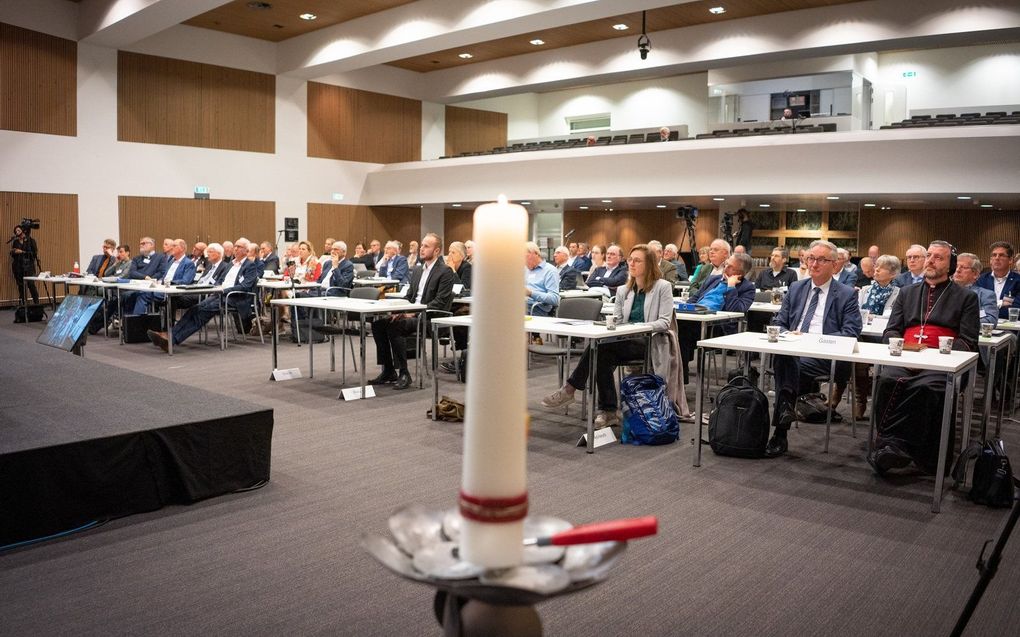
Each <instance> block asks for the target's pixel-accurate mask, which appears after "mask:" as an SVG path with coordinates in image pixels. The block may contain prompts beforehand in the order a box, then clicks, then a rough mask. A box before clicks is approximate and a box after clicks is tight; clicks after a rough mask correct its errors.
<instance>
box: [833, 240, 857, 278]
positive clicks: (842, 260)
mask: <svg viewBox="0 0 1020 637" xmlns="http://www.w3.org/2000/svg"><path fill="white" fill-rule="evenodd" d="M836 254H837V255H838V256H839V262H838V263H836V280H837V281H839V282H840V283H842V284H843V285H849V286H850V287H855V286H856V285H857V274H858V272H857V266H856V265H854V264H853V263H850V252H849V251H848V250H844V249H843V248H838V249H837V250H836Z"/></svg>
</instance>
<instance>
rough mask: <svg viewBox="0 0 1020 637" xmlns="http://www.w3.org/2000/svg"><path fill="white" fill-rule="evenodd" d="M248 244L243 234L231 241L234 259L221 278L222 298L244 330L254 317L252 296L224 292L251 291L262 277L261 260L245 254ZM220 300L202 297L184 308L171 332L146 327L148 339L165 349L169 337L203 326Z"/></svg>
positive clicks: (216, 310) (178, 340) (176, 338)
mask: <svg viewBox="0 0 1020 637" xmlns="http://www.w3.org/2000/svg"><path fill="white" fill-rule="evenodd" d="M248 245H249V242H248V240H247V239H244V238H240V239H238V240H237V241H235V242H234V261H233V262H232V263H231V264H230V268H229V269H228V270H227V274H226V276H225V277H224V279H223V285H225V286H226V287H225V288H224V289H223V292H222V299H226V303H228V304H229V305H230V307H232V308H234V309H235V310H236V311H237V316H238V318H239V319H240V321H241V328H242V330H243V331H245V332H248V331H249V330H251V321H252V317H253V312H252V308H251V298H250V297H249V296H248V295H247V294H244V295H241V294H238V295H236V296H234V297H231V298H229V299H228V298H227V295H228V294H229V293H231V292H248V293H251V292H254V291H255V286H256V285H257V284H258V281H259V278H261V277H262V261H259V260H258V259H255V260H252V259H249V258H248ZM220 303H221V297H220V296H209V297H207V298H206V299H205V300H204V301H202V302H201V303H199V304H198V305H196V306H194V307H192V308H191V309H189V310H188V311H187V312H185V313H184V316H182V317H181V320H179V321H177V324H176V325H174V328H173V331H172V332H171V333H170V334H167V333H166V332H155V331H152V330H149V333H148V334H149V340H151V341H152V343H153V344H154V345H156V346H158V347H159V348H160V349H162V350H163V351H166V350H167V341H168V339H169V338H173V339H174V345H178V344H180V343H183V342H184V341H185V339H187V338H188V337H189V336H191V335H192V334H194V333H195V332H197V331H198V330H200V329H202V326H203V325H205V324H206V323H208V322H209V321H211V320H212V319H213V318H214V317H216V316H218V315H219V313H220Z"/></svg>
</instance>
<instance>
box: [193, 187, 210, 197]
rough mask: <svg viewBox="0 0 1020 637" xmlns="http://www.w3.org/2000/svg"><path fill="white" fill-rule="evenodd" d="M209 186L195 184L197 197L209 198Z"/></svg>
mask: <svg viewBox="0 0 1020 637" xmlns="http://www.w3.org/2000/svg"><path fill="white" fill-rule="evenodd" d="M208 198H209V186H195V199H208Z"/></svg>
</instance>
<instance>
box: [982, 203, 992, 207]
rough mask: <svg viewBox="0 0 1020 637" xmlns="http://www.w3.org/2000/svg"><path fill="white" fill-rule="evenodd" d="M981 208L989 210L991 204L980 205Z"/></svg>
mask: <svg viewBox="0 0 1020 637" xmlns="http://www.w3.org/2000/svg"><path fill="white" fill-rule="evenodd" d="M981 207H982V208H991V207H992V204H990V203H983V204H981Z"/></svg>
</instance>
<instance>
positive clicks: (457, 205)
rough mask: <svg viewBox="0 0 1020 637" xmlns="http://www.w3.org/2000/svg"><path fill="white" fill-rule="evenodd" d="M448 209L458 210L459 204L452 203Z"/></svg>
mask: <svg viewBox="0 0 1020 637" xmlns="http://www.w3.org/2000/svg"><path fill="white" fill-rule="evenodd" d="M450 207H451V208H460V204H459V203H452V204H450Z"/></svg>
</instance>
